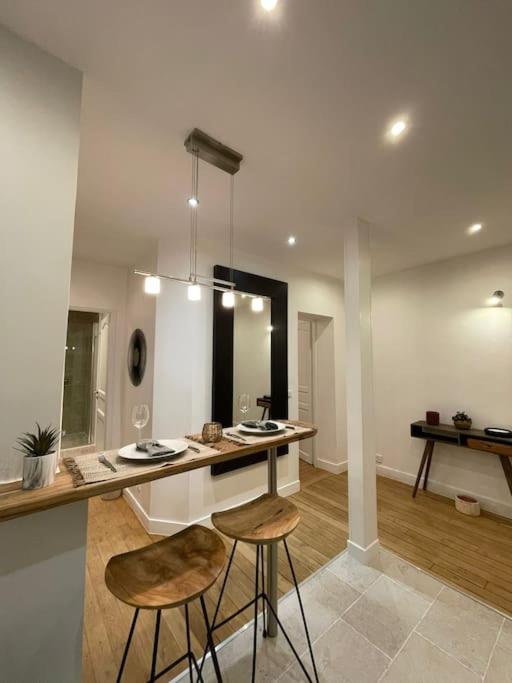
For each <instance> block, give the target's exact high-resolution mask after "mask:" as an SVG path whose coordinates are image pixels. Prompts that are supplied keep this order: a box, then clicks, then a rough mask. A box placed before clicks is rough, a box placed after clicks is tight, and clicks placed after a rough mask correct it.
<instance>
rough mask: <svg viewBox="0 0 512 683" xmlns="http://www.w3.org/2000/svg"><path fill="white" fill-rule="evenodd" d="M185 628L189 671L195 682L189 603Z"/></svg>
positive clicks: (191, 680) (191, 682) (192, 681)
mask: <svg viewBox="0 0 512 683" xmlns="http://www.w3.org/2000/svg"><path fill="white" fill-rule="evenodd" d="M185 629H186V631H187V655H188V672H189V676H190V683H194V674H193V671H192V655H191V653H192V645H191V642H190V618H189V614H188V604H186V605H185Z"/></svg>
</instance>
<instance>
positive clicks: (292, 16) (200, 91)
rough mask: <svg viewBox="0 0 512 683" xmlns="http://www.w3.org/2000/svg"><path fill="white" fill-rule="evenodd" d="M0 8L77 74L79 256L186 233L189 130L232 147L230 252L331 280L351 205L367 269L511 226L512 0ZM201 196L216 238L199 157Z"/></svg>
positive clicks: (212, 198) (68, 3) (211, 193)
mask: <svg viewBox="0 0 512 683" xmlns="http://www.w3.org/2000/svg"><path fill="white" fill-rule="evenodd" d="M0 21H2V22H3V23H4V24H6V25H7V26H8V27H10V28H11V29H13V30H14V31H16V32H17V33H19V34H21V35H22V36H24V37H26V38H27V39H29V40H31V41H33V42H35V43H37V44H38V45H40V46H41V47H43V48H45V49H46V50H48V51H49V52H51V53H53V54H55V55H57V56H58V57H61V58H62V59H64V60H65V61H66V62H68V63H70V64H72V65H74V66H76V67H78V68H80V69H82V70H83V71H84V72H85V74H86V78H85V88H84V98H83V115H82V142H81V154H80V167H79V183H78V204H77V225H76V244H75V249H76V253H77V254H79V255H81V256H86V257H89V258H93V259H96V260H104V261H105V260H106V261H111V262H116V263H126V264H128V263H133V262H134V261H136V256H137V253H140V250H141V249H143V247H144V243H145V241H146V240H148V239H151V238H156V237H158V236H159V235H168V234H169V233H172V232H174V231H180V232H183V231H186V230H187V229H188V217H187V207H186V203H185V200H186V197H187V196H188V194H189V186H190V156H189V155H188V154H187V153H186V152H185V150H184V147H183V140H184V139H185V137H186V135H187V133H188V132H189V131H190V130H191V129H192V128H193V127H196V126H197V127H199V128H201V129H203V130H205V131H206V132H208V133H209V134H211V135H213V136H214V137H216V138H218V139H219V140H221V141H222V142H225V143H226V144H228V145H230V146H232V147H234V148H235V149H237V150H239V151H240V152H242V153H243V154H244V155H245V160H244V163H243V167H242V170H241V172H240V173H239V174H238V176H237V241H238V246H239V247H240V248H242V249H243V250H250V251H252V252H253V253H261V254H262V255H264V256H267V257H270V258H272V259H273V260H275V259H279V260H282V259H287V260H288V261H289V262H290V263H295V264H297V265H299V266H302V267H306V268H309V269H312V270H315V271H318V272H323V273H328V274H331V275H338V276H339V275H340V273H341V268H342V266H341V263H342V251H341V250H342V241H343V240H342V236H343V226H344V225H346V224H347V221H350V220H352V219H353V217H354V216H356V215H361V216H364V217H365V218H366V219H368V220H369V221H370V222H371V223H372V224H373V226H374V230H373V234H374V259H375V265H376V269H377V271H378V272H385V271H389V270H395V269H402V268H406V267H410V266H412V265H416V264H419V263H424V262H428V261H434V260H437V259H442V258H446V257H449V256H452V255H455V254H461V253H466V252H470V251H477V250H480V249H484V248H487V247H491V246H495V245H499V244H504V243H506V242H510V241H512V228H511V220H510V217H511V215H512V192H511V187H510V183H511V180H512V135H511V124H512V88H511V87H510V83H511V72H512V40H511V39H510V35H511V29H512V2H510V0H487V1H485V2H484V1H483V0H373V1H371V0H368V1H367V2H366V1H365V2H363V1H362V0H280V3H279V5H278V11H276V12H274V13H272V14H267V13H265V12H264V11H263V10H261V8H260V6H259V2H258V0H165V1H164V0H151V2H141V0H109V1H108V2H105V0H44V1H42V0H0ZM401 115H406V116H408V117H409V119H410V121H411V124H412V127H411V130H410V132H409V133H408V134H407V135H406V136H405V137H404V138H403V139H402V140H401V141H400V142H399V143H398V144H390V143H389V142H388V141H387V140H386V139H385V137H384V133H385V130H386V126H387V125H388V124H389V122H390V121H392V120H393V119H395V118H397V117H398V116H401ZM200 196H201V209H200V216H201V219H200V226H199V229H200V234H201V235H204V236H206V237H207V238H208V239H216V238H221V237H222V238H224V235H225V221H226V217H227V196H228V177H227V176H226V175H225V174H222V173H221V172H220V171H217V170H216V169H213V168H211V167H207V166H205V165H203V166H202V168H201V172H200ZM476 221H481V222H483V223H484V224H485V227H484V229H483V230H482V231H481V232H480V233H479V234H478V235H475V236H473V237H469V236H467V235H466V234H465V229H466V228H467V226H469V225H470V224H471V223H474V222H476ZM290 233H293V234H295V235H297V246H296V247H295V248H293V249H290V248H289V247H287V246H286V244H285V242H286V237H287V236H288V235H289V234H290Z"/></svg>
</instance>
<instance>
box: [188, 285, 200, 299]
mask: <svg viewBox="0 0 512 683" xmlns="http://www.w3.org/2000/svg"><path fill="white" fill-rule="evenodd" d="M187 294H188V300H189V301H201V286H200V285H197V284H194V285H189V286H188V292H187Z"/></svg>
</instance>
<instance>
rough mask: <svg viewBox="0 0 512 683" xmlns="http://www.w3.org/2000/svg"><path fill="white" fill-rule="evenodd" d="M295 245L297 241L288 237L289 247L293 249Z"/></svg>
mask: <svg viewBox="0 0 512 683" xmlns="http://www.w3.org/2000/svg"><path fill="white" fill-rule="evenodd" d="M296 243H297V239H296V238H295V237H294V235H290V237H288V244H289V245H290V247H293V245H294V244H296Z"/></svg>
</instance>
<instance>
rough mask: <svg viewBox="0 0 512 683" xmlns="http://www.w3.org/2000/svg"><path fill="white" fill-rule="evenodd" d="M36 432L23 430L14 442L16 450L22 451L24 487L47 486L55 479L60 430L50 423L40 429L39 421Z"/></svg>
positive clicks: (37, 487)
mask: <svg viewBox="0 0 512 683" xmlns="http://www.w3.org/2000/svg"><path fill="white" fill-rule="evenodd" d="M36 425H37V432H36V433H30V432H25V433H24V434H23V436H20V437H19V438H18V439H17V440H16V443H17V444H18V447H17V448H16V450H17V451H20V453H23V455H24V456H25V457H24V458H23V484H22V487H23V488H24V489H40V488H43V487H44V486H49V485H50V484H52V483H53V481H54V479H55V471H56V469H57V444H58V442H59V437H60V431H59V430H58V429H54V428H53V427H52V426H51V425H49V426H48V427H46V428H45V429H42V428H41V426H40V425H39V423H36Z"/></svg>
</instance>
